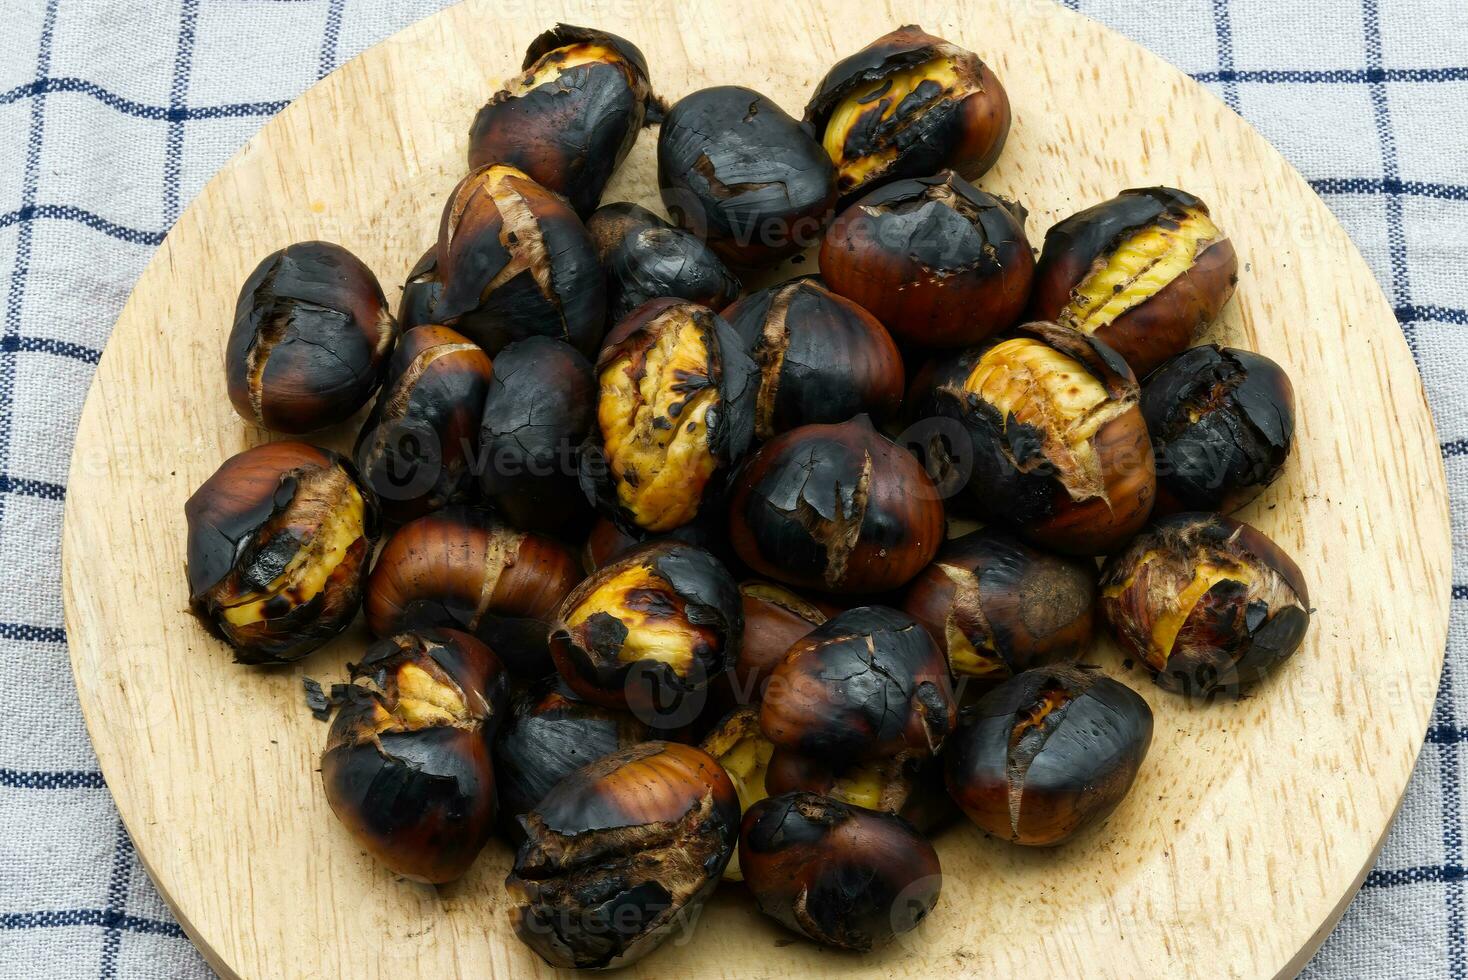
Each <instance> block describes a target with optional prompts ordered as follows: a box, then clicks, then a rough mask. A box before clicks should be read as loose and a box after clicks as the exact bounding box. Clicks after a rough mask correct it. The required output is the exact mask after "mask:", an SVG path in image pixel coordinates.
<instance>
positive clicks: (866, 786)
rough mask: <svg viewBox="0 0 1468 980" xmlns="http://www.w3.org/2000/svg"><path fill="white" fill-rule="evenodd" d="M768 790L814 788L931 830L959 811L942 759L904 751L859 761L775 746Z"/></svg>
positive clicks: (807, 790)
mask: <svg viewBox="0 0 1468 980" xmlns="http://www.w3.org/2000/svg"><path fill="white" fill-rule="evenodd" d="M764 787H765V789H766V795H768V796H779V795H781V794H783V793H815V794H818V795H820V796H826V797H830V798H831V799H833V800H836V801H837V802H840V803H847V804H850V805H851V806H858V807H862V808H863V809H866V810H876V811H878V812H880V813H891V814H896V815H897V816H899V817H901V818H902V819H904V820H906V821H907V822H908V823H910V824H912V825H913V827H914V828H916V829H917V830H918V831H919V832H920V833H923V834H931V833H933V832H934V831H935V830H938V829H939V828H940V827H942V826H943V825H944V824H947V823H950V822H951V821H952V820H953V819H954V818H955V817H956V816H957V814H958V808H957V807H956V806H955V805H954V803H953V801H952V799H950V798H949V796H948V790H947V788H946V787H945V786H944V785H943V766H942V760H941V759H940V758H938V757H935V756H922V755H913V754H910V753H905V752H904V753H900V754H898V755H894V756H889V757H888V758H885V759H867V760H863V761H859V762H847V761H837V760H831V759H817V758H812V757H811V756H807V755H801V754H800V753H798V752H791V751H790V750H789V749H776V750H775V751H774V752H773V753H772V754H771V755H770V758H769V761H768V762H767V763H766V764H765V772H764Z"/></svg>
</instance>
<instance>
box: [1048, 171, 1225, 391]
mask: <svg viewBox="0 0 1468 980" xmlns="http://www.w3.org/2000/svg"><path fill="white" fill-rule="evenodd" d="M1238 280H1239V260H1238V257H1237V256H1236V255H1235V254H1234V247H1233V243H1232V242H1230V241H1229V239H1228V236H1227V235H1225V234H1224V233H1223V232H1222V231H1220V230H1219V228H1218V226H1217V225H1216V224H1214V223H1213V219H1212V217H1211V216H1210V215H1209V213H1208V206H1207V205H1206V204H1204V203H1203V202H1202V201H1200V200H1198V199H1197V198H1196V197H1194V196H1193V195H1191V194H1189V193H1187V192H1186V191H1180V190H1177V189H1176V188H1172V187H1146V188H1140V189H1134V190H1127V191H1122V192H1121V194H1119V195H1118V196H1116V197H1114V198H1112V199H1111V200H1109V201H1106V202H1103V203H1101V204H1097V205H1096V206H1095V207H1091V208H1087V209H1086V210H1084V211H1082V212H1080V213H1079V214H1075V215H1072V216H1070V217H1069V218H1066V219H1065V220H1064V221H1062V222H1060V223H1059V224H1057V225H1055V226H1054V227H1053V228H1051V229H1050V230H1049V231H1048V232H1046V233H1045V247H1044V249H1043V250H1042V251H1041V253H1040V262H1039V265H1038V266H1037V268H1036V269H1035V291H1034V295H1033V297H1032V299H1031V305H1030V313H1031V315H1032V316H1033V317H1034V318H1035V319H1038V320H1055V321H1056V322H1058V323H1063V324H1065V325H1066V326H1069V327H1075V328H1076V329H1077V330H1080V331H1083V332H1085V333H1088V334H1092V335H1094V336H1096V337H1099V338H1100V339H1101V340H1103V341H1105V342H1106V344H1107V345H1109V346H1110V347H1111V348H1112V349H1114V350H1115V351H1116V352H1117V353H1119V354H1120V355H1121V356H1122V357H1124V358H1125V359H1126V362H1127V363H1128V364H1130V365H1131V366H1132V370H1133V371H1135V372H1136V373H1137V375H1138V376H1139V377H1140V376H1142V375H1145V374H1146V373H1147V372H1149V371H1151V370H1152V369H1153V368H1154V367H1156V366H1157V365H1159V364H1161V363H1162V362H1163V361H1165V360H1167V359H1168V358H1169V357H1171V356H1173V355H1174V354H1177V353H1180V352H1181V351H1182V350H1184V349H1185V348H1186V347H1187V346H1188V345H1189V344H1191V343H1192V342H1193V341H1194V339H1196V338H1197V336H1198V334H1199V333H1201V332H1202V330H1203V328H1204V327H1206V326H1207V325H1208V324H1210V323H1212V322H1213V320H1214V319H1216V318H1217V317H1218V314H1219V312H1220V311H1221V310H1222V309H1223V306H1224V304H1225V303H1227V302H1228V299H1229V297H1230V296H1232V295H1233V292H1234V286H1235V285H1236V284H1237V283H1238Z"/></svg>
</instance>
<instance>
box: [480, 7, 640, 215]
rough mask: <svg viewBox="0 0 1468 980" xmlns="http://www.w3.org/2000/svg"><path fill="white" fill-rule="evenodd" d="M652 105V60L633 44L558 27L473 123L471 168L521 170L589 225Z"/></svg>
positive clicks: (528, 52)
mask: <svg viewBox="0 0 1468 980" xmlns="http://www.w3.org/2000/svg"><path fill="white" fill-rule="evenodd" d="M653 102H654V98H653V95H652V88H651V84H650V83H649V81H648V74H647V60H646V59H645V58H644V57H643V55H642V52H641V51H639V50H638V49H637V46H636V45H635V44H633V43H632V42H631V41H628V40H627V39H626V38H621V37H618V36H617V35H615V34H608V33H607V32H605V31H598V30H593V29H591V28H586V27H573V26H572V25H570V24H557V25H556V26H555V27H554V28H552V29H551V30H548V31H546V32H545V33H544V34H541V35H540V36H539V37H537V38H536V39H535V40H534V41H532V42H530V47H529V48H528V49H527V50H526V52H525V61H524V64H523V65H522V66H521V73H520V74H519V75H516V76H515V77H514V78H511V79H509V80H508V81H506V82H505V85H504V87H503V88H502V89H500V90H499V91H498V92H496V93H495V94H494V96H493V97H491V98H490V100H489V101H488V102H487V103H485V104H484V107H483V108H481V109H480V110H479V112H478V113H477V114H476V115H475V116H474V123H473V125H472V126H470V127H469V167H470V169H474V168H477V167H483V166H488V165H489V164H495V163H503V164H508V165H510V166H512V167H517V168H519V169H520V170H523V171H524V172H525V173H526V174H528V175H529V176H530V178H531V179H532V180H534V181H536V182H537V183H539V184H540V185H541V186H542V187H546V188H549V189H550V190H553V191H555V192H556V193H558V194H561V195H563V196H564V197H565V198H566V199H567V200H569V201H570V202H571V207H573V208H575V209H576V212H577V213H578V214H579V215H581V217H583V218H584V217H586V216H587V215H589V214H591V212H592V211H593V210H595V209H596V205H597V202H599V201H600V200H601V194H602V191H603V190H604V189H605V188H606V186H607V181H608V180H610V179H611V177H612V174H613V173H614V172H615V171H616V169H617V167H619V166H621V164H622V161H623V160H624V159H626V157H627V153H628V151H630V150H631V149H632V144H633V143H635V142H637V133H638V130H640V129H641V128H642V124H643V120H644V119H645V118H646V117H647V111H648V106H649V104H651V103H653Z"/></svg>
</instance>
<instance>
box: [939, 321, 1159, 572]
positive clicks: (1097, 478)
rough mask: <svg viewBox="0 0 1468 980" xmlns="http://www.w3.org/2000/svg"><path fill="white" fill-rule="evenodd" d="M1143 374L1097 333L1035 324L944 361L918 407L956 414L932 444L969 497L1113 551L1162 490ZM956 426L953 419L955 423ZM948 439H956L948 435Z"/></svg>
mask: <svg viewBox="0 0 1468 980" xmlns="http://www.w3.org/2000/svg"><path fill="white" fill-rule="evenodd" d="M1139 401H1140V392H1139V390H1138V388H1137V383H1136V378H1135V376H1134V375H1133V374H1132V372H1131V369H1130V368H1128V367H1127V365H1126V362H1125V361H1123V360H1122V359H1121V358H1120V357H1119V356H1118V355H1117V354H1116V352H1115V351H1113V350H1111V349H1110V348H1109V347H1107V346H1106V345H1105V344H1103V343H1101V342H1100V341H1098V340H1097V339H1096V338H1095V337H1092V336H1089V335H1087V334H1083V333H1080V332H1079V331H1076V330H1073V329H1071V328H1069V327H1062V326H1058V325H1057V324H1053V323H1030V324H1026V325H1024V326H1022V327H1020V328H1018V329H1017V330H1016V331H1015V332H1014V333H1013V335H1010V336H1006V337H1003V338H998V339H994V340H991V341H989V342H987V343H985V344H982V345H980V346H978V347H975V348H970V349H969V350H967V351H964V352H963V353H961V354H958V355H955V356H952V357H950V358H948V359H946V360H944V361H943V362H941V363H940V364H939V365H938V366H937V367H936V369H935V370H934V373H933V380H932V386H931V388H930V390H929V391H928V393H927V395H926V396H925V397H924V398H923V399H922V402H923V404H921V405H920V406H919V415H926V416H935V417H938V418H941V419H946V420H950V423H949V426H948V428H951V429H952V431H948V428H945V429H944V430H943V431H941V432H935V434H934V435H933V436H932V437H931V438H930V440H929V444H928V445H927V447H926V448H927V451H928V453H929V455H930V465H933V466H935V467H936V469H938V470H939V471H940V472H941V473H943V476H942V478H941V480H940V482H942V483H944V484H945V485H946V484H947V483H948V482H949V479H950V477H954V482H957V481H958V480H962V479H963V474H964V473H965V472H966V473H967V479H966V481H964V489H963V491H962V494H963V496H962V498H961V499H962V500H964V501H966V502H967V504H968V505H969V506H970V507H971V508H973V509H974V510H976V511H977V512H978V513H979V514H980V515H981V516H982V517H983V519H984V520H985V521H986V522H993V523H998V524H1002V525H1007V526H1009V527H1011V528H1014V529H1015V530H1017V531H1018V532H1019V533H1020V534H1021V535H1022V536H1023V537H1025V538H1027V539H1028V540H1030V541H1032V542H1034V543H1036V544H1039V545H1041V546H1042V547H1045V548H1049V549H1051V550H1054V551H1060V552H1064V553H1066V554H1075V555H1097V554H1104V553H1106V552H1109V551H1114V550H1115V549H1117V548H1119V547H1120V546H1121V545H1122V544H1123V543H1124V542H1125V541H1126V540H1127V539H1128V538H1130V537H1131V536H1132V535H1133V534H1135V533H1136V532H1137V530H1139V529H1140V528H1141V527H1142V525H1143V524H1144V523H1146V520H1147V516H1148V514H1150V513H1151V510H1152V504H1153V500H1154V498H1155V497H1156V492H1157V477H1156V470H1155V469H1154V463H1153V459H1152V447H1151V442H1150V440H1149V438H1148V435H1147V424H1146V422H1145V421H1144V420H1143V418H1142V412H1141V408H1140V407H1139V404H1138V403H1139ZM954 424H956V428H954V427H953V426H954ZM950 440H951V441H950Z"/></svg>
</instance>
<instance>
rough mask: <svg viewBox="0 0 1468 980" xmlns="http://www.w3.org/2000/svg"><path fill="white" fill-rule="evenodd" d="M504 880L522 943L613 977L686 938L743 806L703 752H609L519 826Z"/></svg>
mask: <svg viewBox="0 0 1468 980" xmlns="http://www.w3.org/2000/svg"><path fill="white" fill-rule="evenodd" d="M521 823H522V824H523V825H524V828H525V832H526V840H525V843H524V844H522V845H521V846H520V850H519V852H518V853H517V854H516V855H515V866H514V869H513V870H512V871H511V872H510V875H509V877H508V878H506V879H505V888H506V890H507V891H508V892H509V895H510V900H511V903H512V905H513V908H512V909H511V913H510V915H511V921H512V922H513V923H514V926H515V932H516V934H517V935H519V937H520V939H521V940H522V941H524V942H525V944H526V945H528V946H529V947H530V948H531V949H533V950H535V952H536V953H538V954H540V956H541V957H542V958H543V959H544V960H545V961H546V962H547V963H549V964H551V965H552V966H557V967H563V968H581V969H610V968H613V967H620V966H627V965H628V964H631V963H634V962H636V961H637V960H639V959H641V958H642V957H643V956H645V955H647V954H648V953H650V952H652V951H653V950H654V949H656V948H657V947H658V946H659V945H661V944H662V942H663V941H664V940H666V939H667V938H669V936H671V935H672V933H673V931H674V930H676V929H690V928H692V926H693V924H694V922H696V921H697V920H696V918H695V916H696V914H697V912H698V910H699V909H700V908H701V907H702V905H703V903H704V901H705V900H706V899H707V898H708V896H709V895H710V894H711V893H712V892H713V890H714V887H715V886H716V885H717V884H718V881H719V876H720V875H721V874H723V871H724V866H725V865H726V864H727V863H728V862H729V858H730V856H731V855H732V854H733V851H734V846H735V843H736V840H737V837H738V833H739V800H738V798H737V797H736V795H735V792H734V786H733V784H732V783H730V782H729V777H728V776H727V775H726V774H725V773H724V770H723V768H722V767H721V766H720V765H719V764H718V763H717V762H715V761H714V760H713V759H712V758H711V757H710V756H709V755H708V754H707V753H705V752H703V751H702V750H700V749H696V748H694V747H692V746H689V745H679V744H677V743H674V742H644V743H643V744H641V745H637V746H633V747H632V748H628V749H623V750H620V751H618V752H614V753H612V754H611V755H608V756H606V757H604V758H602V759H600V760H599V761H597V762H593V763H591V764H590V765H588V766H585V767H584V768H582V769H578V770H577V771H576V772H574V773H572V774H571V775H570V776H567V777H566V778H565V779H564V780H562V781H561V782H560V783H559V784H557V786H556V787H555V789H553V790H551V791H550V793H548V794H547V795H546V797H545V799H543V800H542V801H541V802H540V805H539V806H537V807H536V808H535V809H534V810H532V811H531V812H530V813H529V814H527V815H526V816H525V817H524V818H522V820H521Z"/></svg>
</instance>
